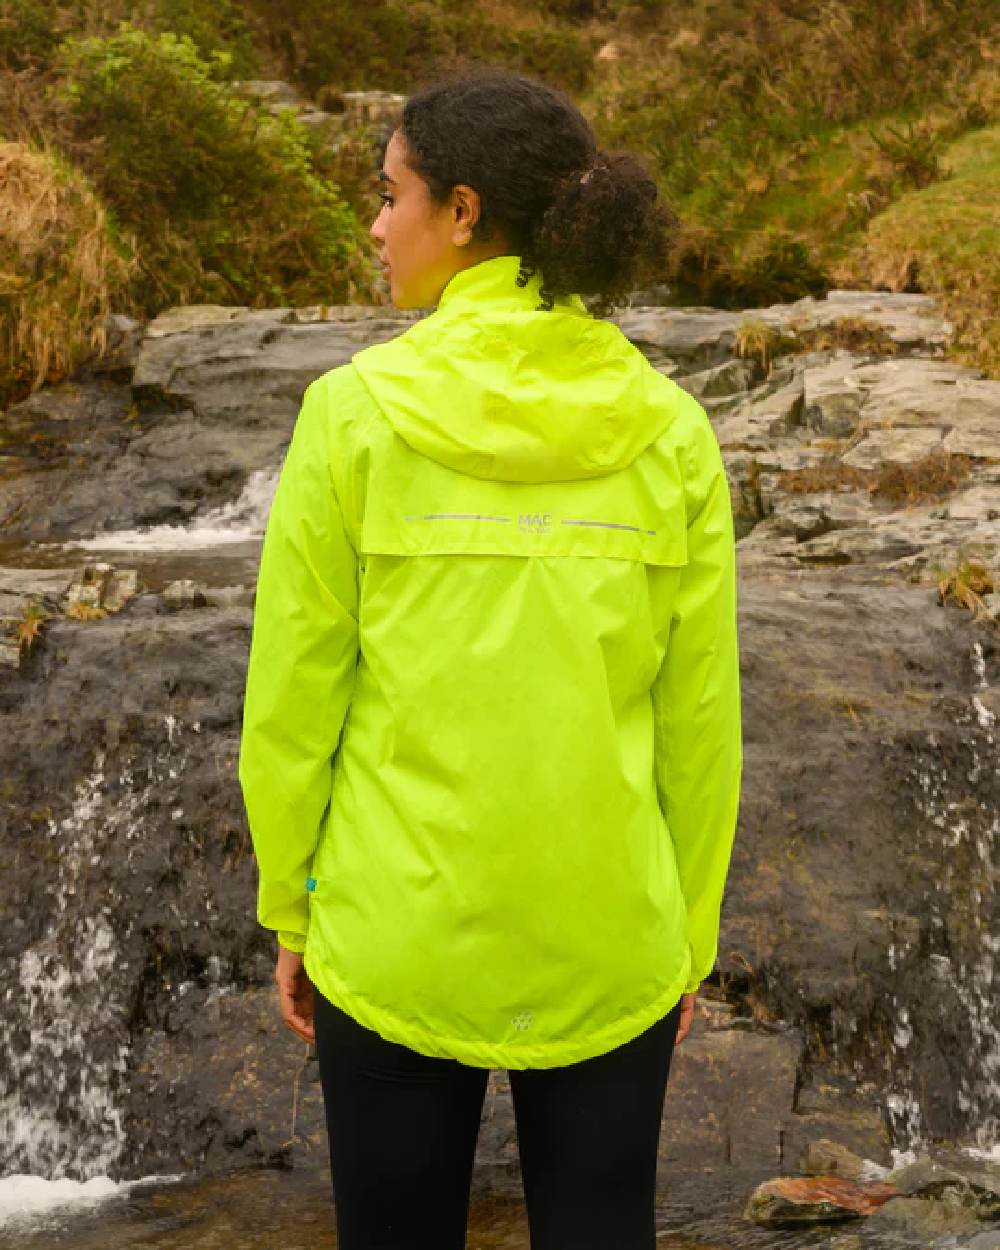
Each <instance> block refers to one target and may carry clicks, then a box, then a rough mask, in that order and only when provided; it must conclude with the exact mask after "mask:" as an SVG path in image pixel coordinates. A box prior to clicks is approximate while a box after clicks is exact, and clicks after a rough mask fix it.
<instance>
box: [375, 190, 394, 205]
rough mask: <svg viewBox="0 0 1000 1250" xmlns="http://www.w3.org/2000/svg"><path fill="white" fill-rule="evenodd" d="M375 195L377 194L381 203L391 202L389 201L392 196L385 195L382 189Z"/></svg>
mask: <svg viewBox="0 0 1000 1250" xmlns="http://www.w3.org/2000/svg"><path fill="white" fill-rule="evenodd" d="M377 195H378V198H379V199H380V200H381V201H382V203H383V204H391V203H392V196H391V195H386V194H385V193H384V192H382V191H379V192H377Z"/></svg>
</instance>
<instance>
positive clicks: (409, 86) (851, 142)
mask: <svg viewBox="0 0 1000 1250" xmlns="http://www.w3.org/2000/svg"><path fill="white" fill-rule="evenodd" d="M123 21H127V22H129V23H131V28H132V29H133V30H134V29H138V30H140V31H141V32H144V37H145V42H144V41H143V38H140V37H139V36H135V35H133V36H126V35H123V34H122V30H121V28H120V26H119V23H121V22H123ZM995 34H996V22H995V5H994V3H993V0H921V3H920V4H917V5H901V4H899V3H896V2H893V3H890V0H828V2H827V3H825V4H824V5H823V6H821V7H820V8H818V9H817V8H810V7H809V6H805V5H803V4H801V3H800V0H793V2H792V3H788V2H787V0H740V3H737V2H736V0H691V2H690V3H685V4H683V5H682V4H681V3H680V0H643V2H641V3H631V4H626V3H624V2H623V0H542V3H541V4H538V3H529V2H528V0H470V4H469V5H467V6H466V7H465V8H460V7H458V6H455V5H453V4H451V3H450V2H449V0H371V3H370V4H369V5H367V6H366V7H365V8H364V10H363V11H362V10H361V9H360V8H359V7H358V6H356V5H354V4H352V3H350V2H349V0H301V3H300V4H298V5H296V6H293V7H291V8H290V7H289V6H287V5H282V4H280V3H278V0H244V2H243V3H240V2H239V0H140V2H139V3H138V4H128V3H126V0H50V2H48V3H47V2H45V0H0V116H2V117H3V118H4V126H5V129H6V137H7V139H8V140H10V141H16V143H17V144H18V145H19V150H26V151H28V152H31V153H42V154H43V155H44V157H45V159H46V160H48V161H49V162H50V164H51V165H52V166H53V172H52V174H51V177H52V178H53V179H54V180H55V179H56V178H58V181H59V183H60V191H59V197H60V198H59V200H58V205H57V216H58V217H59V218H60V220H59V221H58V222H56V221H53V222H52V223H51V225H52V231H53V234H52V239H53V240H54V243H53V247H52V251H51V255H52V257H53V261H52V263H49V262H48V261H47V260H45V259H44V258H40V254H39V252H38V251H37V250H36V249H35V248H34V244H33V243H32V242H31V239H30V237H28V236H27V235H10V234H9V233H8V234H6V235H5V234H4V233H3V232H2V231H0V318H2V321H3V324H2V326H0V331H2V334H3V339H2V340H0V409H2V407H3V406H4V405H5V403H7V402H9V401H10V400H11V399H12V398H14V397H16V396H18V395H21V394H23V393H25V390H26V389H30V388H31V387H32V386H34V385H36V384H37V383H38V381H39V379H42V378H48V379H53V378H57V377H60V376H64V375H65V374H66V373H67V372H69V371H72V369H73V368H74V366H75V364H76V363H77V362H78V361H79V360H80V359H82V358H84V357H85V356H86V354H87V353H88V352H90V351H95V350H100V335H99V329H98V328H99V326H100V325H101V324H102V322H103V312H104V310H105V309H106V308H109V307H110V308H113V309H115V310H116V311H140V312H142V313H144V314H153V313H155V312H157V311H159V310H160V309H162V308H163V307H166V306H168V305H169V304H171V303H176V302H192V301H201V300H207V301H210V302H214V301H216V300H218V301H222V302H238V303H250V304H261V303H286V302H295V303H328V302H331V300H333V299H340V298H347V299H362V300H363V299H366V298H370V297H372V293H371V291H370V281H369V279H370V274H369V268H370V256H369V255H368V254H367V252H366V248H368V250H369V251H370V248H369V247H368V244H367V243H366V239H365V235H366V231H367V227H368V224H369V222H368V220H367V217H368V215H369V213H370V208H371V205H370V190H369V188H368V187H367V185H366V182H367V172H368V171H367V170H366V169H365V163H366V157H367V144H368V137H367V136H365V135H361V134H359V135H358V136H356V137H355V138H353V139H352V140H350V141H349V142H348V143H347V144H345V145H344V146H343V147H342V149H341V151H340V153H339V154H337V153H331V152H330V151H327V152H320V151H319V150H317V149H316V148H312V149H311V150H310V151H309V152H306V150H305V149H306V146H307V144H306V141H305V140H303V139H302V138H301V136H296V135H294V134H292V133H291V132H289V133H288V134H279V133H277V130H276V129H275V128H273V127H271V126H270V123H262V124H261V125H262V129H261V132H260V136H259V142H258V141H253V142H251V141H250V138H249V135H250V131H251V130H252V129H253V127H254V126H255V125H257V124H258V123H257V121H256V120H255V119H254V118H253V117H252V116H251V115H250V114H249V113H246V114H245V115H244V114H243V113H240V109H239V106H238V105H237V103H236V102H235V101H234V100H231V99H230V88H231V85H232V80H233V79H234V78H245V77H262V78H284V79H287V80H289V81H291V82H293V83H294V84H296V85H297V86H298V88H299V90H300V91H301V92H302V93H303V95H304V96H306V97H309V96H311V97H312V98H314V99H322V98H324V97H325V96H326V95H328V94H329V93H331V92H332V93H336V92H337V91H341V90H345V89H357V88H361V89H365V88H367V89H372V88H386V89H398V90H401V91H403V92H404V93H405V92H412V91H413V90H415V89H416V88H417V87H418V86H420V85H421V83H422V82H423V81H424V80H426V79H427V78H428V77H433V76H434V74H435V73H436V71H437V69H438V68H440V67H441V66H443V65H448V64H451V63H453V62H454V61H455V60H456V59H457V58H472V59H480V60H488V61H492V62H494V63H497V64H501V65H505V66H507V67H509V68H512V69H516V70H520V71H522V72H527V73H529V74H532V75H534V76H536V77H539V78H542V79H543V80H545V81H548V82H550V83H552V84H553V85H555V86H558V87H562V88H563V89H565V90H567V91H568V92H569V93H570V94H571V95H572V96H573V97H574V98H575V99H576V100H577V101H578V102H579V104H580V106H581V108H582V109H583V111H584V112H585V113H586V115H587V116H588V117H589V118H591V120H592V121H593V123H594V125H595V128H596V130H597V132H598V136H599V138H600V140H601V142H602V143H603V145H604V146H607V147H616V146H623V147H628V148H631V149H633V150H636V151H638V152H640V153H641V154H643V155H645V156H646V157H647V159H648V161H649V163H650V165H651V166H652V168H653V169H654V171H655V174H656V177H657V180H658V182H659V184H660V187H661V191H662V193H663V195H664V197H665V198H666V199H667V201H668V202H669V203H670V204H671V206H672V207H673V208H674V209H675V210H676V211H677V212H678V213H679V215H680V218H681V222H682V225H681V228H680V230H679V231H678V232H677V234H676V236H675V238H674V240H673V243H672V246H671V249H670V252H669V255H668V256H666V257H665V258H664V261H663V270H662V273H661V274H659V275H656V277H657V278H659V279H660V280H662V281H665V282H666V283H667V284H668V285H669V286H670V287H671V288H672V290H673V293H674V299H675V302H676V303H680V304H691V303H695V304H709V305H713V306H716V307H724V308H752V307H755V306H760V305H762V304H768V303H773V302H776V301H788V300H794V299H797V298H799V297H800V296H802V295H805V294H814V295H820V296H821V295H823V294H824V293H825V292H826V291H827V290H829V289H830V288H831V287H833V286H841V287H862V288H869V289H889V290H895V291H910V290H915V291H916V290H919V291H925V292H928V293H931V294H933V295H934V296H936V297H937V298H938V300H939V301H940V303H941V306H942V309H943V311H944V312H945V314H946V315H947V316H948V317H949V319H950V320H951V321H952V322H953V323H954V325H955V327H956V334H957V347H956V349H955V351H954V352H953V353H952V354H953V355H954V356H955V357H956V358H957V359H958V360H959V361H961V362H963V363H969V364H972V365H974V366H975V367H977V368H980V369H982V370H983V371H984V373H985V374H986V375H987V376H991V377H1000V307H998V298H1000V296H998V292H1000V238H998V233H1000V220H998V209H997V208H996V205H997V204H998V203H1000V73H998V68H997V66H998V60H997V54H996V50H995ZM95 40H96V41H97V42H96V43H95V42H94V41H95ZM170 40H173V42H172V43H171V42H170ZM81 41H82V42H81ZM88 41H89V42H88ZM608 43H613V44H614V47H615V50H616V55H615V56H614V57H611V58H605V57H601V58H598V56H597V52H598V50H599V49H600V48H601V47H602V46H603V45H605V44H608ZM168 45H169V46H168ZM72 47H75V48H76V49H77V51H76V54H75V55H67V53H68V52H69V50H70V49H71V48H72ZM81 49H83V51H82V52H81ZM123 58H124V59H125V60H127V62H128V63H127V64H124V62H123ZM238 113H239V114H240V115H239V116H238V115H237V114H238ZM4 146H6V145H4ZM56 152H60V153H62V156H61V157H59V158H56V157H55V156H54V153H56ZM58 160H62V161H63V166H62V167H59V168H57V163H58ZM193 167H194V168H198V169H199V170H200V171H201V172H200V173H199V176H198V177H197V178H194V179H192V178H190V177H189V176H188V171H189V170H190V169H191V168H193ZM5 172H6V171H4V170H0V176H2V175H3V174H4V173H5ZM3 181H4V186H2V187H0V214H2V213H4V212H6V213H7V214H8V216H9V214H10V211H11V210H10V207H9V205H10V204H11V203H13V202H14V200H15V198H16V197H15V194H14V190H13V189H14V188H15V187H16V186H18V185H20V184H19V183H18V182H17V179H16V178H15V179H14V180H13V181H12V180H11V179H10V178H9V177H5V178H4V179H3ZM88 195H89V199H88V198H87V197H88ZM5 197H6V202H7V203H8V208H7V209H6V210H5V209H3V207H2V205H3V203H4V202H5ZM34 205H35V200H34V198H33V197H32V196H31V195H30V194H29V195H24V194H20V196H19V207H18V208H17V213H18V214H19V215H20V217H22V218H24V217H26V216H27V209H28V207H29V206H34ZM85 221H86V222H89V226H88V225H85V224H84V223H85ZM116 223H118V224H117V225H116ZM3 224H4V226H6V220H5V221H4V223H3ZM29 235H30V231H29ZM130 236H134V237H135V239H136V240H137V242H136V243H134V244H133V243H132V242H131V241H130ZM12 240H13V241H12ZM102 249H103V250H102ZM12 257H13V259H12ZM122 266H124V270H123V269H122V268H121V267H122ZM36 271H38V272H41V271H44V272H45V273H46V274H47V275H48V276H47V278H46V281H45V282H43V283H39V282H37V281H36V277H35V274H36ZM72 273H76V274H77V278H78V280H79V282H81V283H82V285H81V286H80V289H79V290H78V291H75V292H74V291H69V290H68V288H69V286H71V285H72V280H71V274H72ZM101 273H103V275H104V278H105V279H106V280H103V281H102V279H101V278H100V274H101ZM88 275H89V276H90V278H91V279H93V278H94V277H95V275H97V278H96V280H95V281H90V282H89V283H88V281H87V276H88ZM57 280H58V282H61V283H63V284H64V286H65V287H66V290H63V291H62V293H61V294H60V295H58V296H57V294H56V293H55V284H56V283H57ZM43 288H44V289H43ZM67 291H68V293H67ZM36 295H37V296H38V297H39V299H40V301H41V302H40V303H39V304H38V306H37V308H36V307H35V305H33V304H32V303H31V299H34V297H35V296H36ZM29 296H30V299H29ZM59 307H61V308H63V309H66V310H69V312H68V315H66V316H65V319H64V323H63V324H62V325H60V324H59V322H58V319H57V318H56V317H55V316H54V312H53V310H55V309H57V308H59ZM95 335H96V338H95ZM825 342H830V343H833V344H835V345H842V346H843V345H851V344H855V343H856V344H860V345H861V346H862V348H863V349H866V350H876V351H880V352H883V353H889V352H891V351H892V350H893V347H892V345H891V343H890V342H889V341H887V340H886V337H885V335H884V334H883V335H881V339H880V338H879V335H878V334H876V333H874V332H873V331H872V330H871V328H870V327H865V326H864V325H861V324H857V325H850V324H847V323H846V322H845V323H844V324H841V325H838V326H835V327H833V328H832V329H824V330H817V331H815V332H813V333H812V335H811V336H804V337H800V340H799V343H798V345H797V346H798V347H803V346H804V347H816V346H821V345H822V344H823V343H825ZM743 349H745V351H746V352H747V354H753V355H755V356H757V358H759V359H763V360H765V361H770V359H772V358H773V357H774V356H775V355H778V354H780V353H781V352H782V351H785V350H795V349H797V348H796V347H794V346H792V345H790V344H786V343H780V342H773V341H770V340H768V339H767V338H766V336H763V337H762V336H761V334H760V332H759V331H757V330H755V329H754V328H753V327H752V326H748V327H747V328H746V330H745V331H744V334H743V348H742V349H741V350H743Z"/></svg>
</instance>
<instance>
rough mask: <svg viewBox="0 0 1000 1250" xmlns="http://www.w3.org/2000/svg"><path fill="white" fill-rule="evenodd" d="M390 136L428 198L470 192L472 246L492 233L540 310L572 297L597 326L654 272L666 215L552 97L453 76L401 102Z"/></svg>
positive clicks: (637, 177) (624, 161)
mask: <svg viewBox="0 0 1000 1250" xmlns="http://www.w3.org/2000/svg"><path fill="white" fill-rule="evenodd" d="M396 128H398V129H399V130H401V132H402V138H403V140H404V145H405V152H406V155H405V160H406V163H407V165H409V166H410V168H411V169H413V170H414V172H415V173H417V174H418V175H419V176H420V177H421V178H422V179H423V180H424V181H425V182H426V183H427V186H428V190H429V193H430V195H431V198H432V199H433V200H435V201H436V202H437V203H444V201H445V200H447V198H448V195H449V193H450V192H451V190H452V188H453V187H454V186H456V185H457V184H458V183H464V184H465V185H467V186H471V187H473V188H474V189H475V190H476V191H477V192H478V193H479V198H480V218H479V220H478V221H477V222H476V225H475V226H474V228H473V231H472V237H473V239H475V240H477V241H479V242H485V241H490V240H492V239H493V238H495V232H496V230H497V229H499V230H501V231H502V232H503V236H504V238H505V239H506V241H507V243H508V244H509V246H510V247H511V248H512V250H513V251H514V252H515V254H516V255H518V256H519V257H520V258H521V271H520V273H519V274H518V278H517V281H518V284H519V285H521V286H523V285H525V284H526V283H527V281H528V279H529V278H530V277H531V276H532V275H533V274H535V273H536V272H538V271H541V280H542V281H541V296H542V303H541V305H540V306H539V307H540V308H543V309H550V308H551V307H552V305H553V301H554V300H555V298H556V297H559V296H565V295H568V294H570V293H575V294H579V295H581V296H590V297H593V298H590V299H588V301H587V303H588V307H589V309H590V311H591V313H592V314H593V315H595V316H598V317H606V316H608V315H609V314H610V313H611V312H612V311H613V310H614V309H615V308H618V307H623V306H626V305H627V304H628V296H629V292H630V291H632V290H634V289H635V288H636V287H637V286H639V285H640V284H641V283H642V281H643V280H645V279H646V278H647V277H649V276H652V275H654V274H655V273H656V271H657V269H658V268H659V267H660V265H661V264H662V262H663V260H664V256H665V251H666V246H667V241H668V237H669V234H670V232H671V231H672V230H673V229H674V228H675V227H676V226H677V224H678V223H677V218H676V216H675V215H674V213H673V211H672V210H671V209H670V208H669V207H668V206H667V205H666V204H664V203H663V202H662V201H661V200H660V199H659V197H658V190H657V186H656V182H655V180H654V178H653V177H652V175H651V174H650V173H649V171H648V169H647V168H646V166H645V165H644V163H643V162H642V161H641V160H640V159H639V157H637V156H636V155H634V154H633V153H631V152H627V151H615V152H608V151H604V150H602V149H600V148H599V147H598V146H597V140H596V138H595V136H594V132H593V130H592V129H591V126H590V123H589V122H588V121H587V119H586V118H585V117H584V116H583V114H582V113H581V112H580V110H579V109H578V108H577V106H576V105H575V104H574V103H573V101H572V100H571V99H570V98H569V96H567V95H566V94H564V93H563V92H561V91H559V90H557V89H555V88H553V87H549V86H547V85H546V84H544V83H541V82H538V81H536V80H535V79H532V78H528V77H526V76H525V75H522V74H516V73H512V72H509V71H506V70H503V69H497V68H494V67H476V68H473V69H471V70H470V69H468V68H464V69H461V70H458V71H454V72H452V73H450V74H445V75H441V76H439V77H438V78H437V79H436V80H435V81H434V82H432V83H431V84H430V85H428V86H425V87H423V88H422V89H421V90H419V91H418V92H417V93H416V94H414V95H412V96H410V98H409V99H408V100H407V101H406V103H405V105H404V106H403V111H402V116H401V119H400V121H399V124H398V127H396ZM391 129H392V128H390V130H391ZM389 133H390V132H387V133H386V137H385V139H384V140H383V150H384V147H385V146H386V144H387V143H388V138H389Z"/></svg>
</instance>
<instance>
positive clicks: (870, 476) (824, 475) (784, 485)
mask: <svg viewBox="0 0 1000 1250" xmlns="http://www.w3.org/2000/svg"><path fill="white" fill-rule="evenodd" d="M971 470H972V458H971V457H970V456H963V455H952V454H950V453H948V452H946V451H933V452H931V453H930V454H929V455H927V456H924V457H923V459H921V460H917V461H914V462H913V463H912V464H905V465H904V464H884V465H882V466H881V467H880V468H878V469H858V468H855V467H854V466H853V465H849V464H844V462H843V461H842V460H840V459H838V458H837V457H835V456H831V457H829V458H827V459H823V460H820V461H819V462H818V463H816V464H814V465H808V466H807V467H806V468H803V469H789V470H787V471H786V472H784V473H781V474H780V475H779V480H780V483H781V489H782V490H783V491H785V492H787V493H788V494H790V495H813V494H819V493H822V492H825V491H835V490H866V491H868V493H869V494H870V495H872V496H874V497H875V498H878V499H883V500H885V501H886V502H887V503H890V504H892V505H893V506H894V507H897V508H899V507H912V506H914V505H916V504H922V503H932V502H934V501H936V500H939V499H943V498H945V497H946V496H948V495H950V494H951V493H952V492H953V491H955V490H957V489H958V488H959V487H960V486H961V485H962V484H963V483H964V482H965V480H966V479H967V478H968V476H969V473H970V472H971Z"/></svg>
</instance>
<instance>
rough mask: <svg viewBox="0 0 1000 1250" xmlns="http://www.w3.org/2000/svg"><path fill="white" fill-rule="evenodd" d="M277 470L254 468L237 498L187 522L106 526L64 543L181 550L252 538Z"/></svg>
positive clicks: (258, 533)
mask: <svg viewBox="0 0 1000 1250" xmlns="http://www.w3.org/2000/svg"><path fill="white" fill-rule="evenodd" d="M279 471H280V470H279V469H257V470H256V471H255V472H253V473H251V474H250V475H249V477H248V478H247V480H246V483H245V484H244V486H243V489H242V491H240V494H239V495H238V496H237V498H236V499H234V500H232V501H231V502H229V503H225V504H222V505H220V506H219V507H217V508H210V509H209V510H208V511H207V512H203V513H199V514H198V516H197V517H196V518H195V519H194V520H192V521H189V522H188V523H187V524H186V525H153V526H147V527H145V528H139V529H129V530H108V531H106V532H104V533H99V534H95V535H93V537H91V538H83V539H74V540H73V542H72V543H71V544H67V545H71V546H73V547H82V548H84V549H85V550H90V551H184V550H192V549H197V548H206V547H219V546H224V545H226V544H230V543H241V542H247V541H252V540H254V539H257V538H260V536H261V535H262V534H263V532H264V526H265V525H266V523H267V514H268V512H269V511H270V508H271V501H272V500H273V499H274V492H275V490H276V489H277V485H278V474H279Z"/></svg>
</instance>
